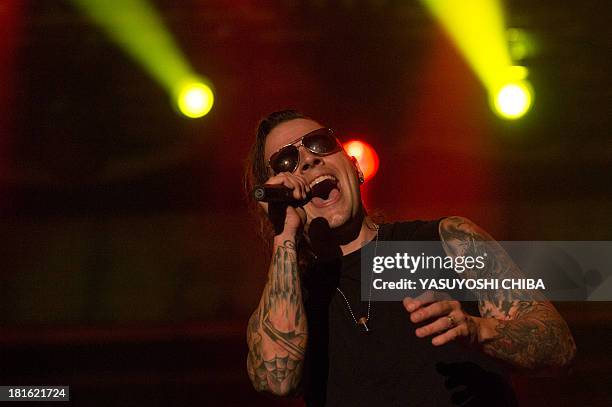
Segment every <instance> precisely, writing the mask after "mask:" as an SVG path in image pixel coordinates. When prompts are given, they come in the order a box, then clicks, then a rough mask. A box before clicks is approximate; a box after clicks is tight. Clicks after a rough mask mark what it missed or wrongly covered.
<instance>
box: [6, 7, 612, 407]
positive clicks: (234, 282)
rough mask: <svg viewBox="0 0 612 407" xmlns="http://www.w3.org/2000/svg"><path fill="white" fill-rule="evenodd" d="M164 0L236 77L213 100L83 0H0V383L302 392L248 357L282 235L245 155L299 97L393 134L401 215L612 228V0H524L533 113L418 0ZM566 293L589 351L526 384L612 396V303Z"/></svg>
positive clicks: (494, 225)
mask: <svg viewBox="0 0 612 407" xmlns="http://www.w3.org/2000/svg"><path fill="white" fill-rule="evenodd" d="M113 1H114V0H113ZM116 3H117V4H118V5H119V4H120V1H118V0H117V1H116ZM152 3H153V4H154V5H155V6H156V8H157V9H158V10H159V12H160V13H161V15H162V18H163V20H164V22H165V23H166V25H167V27H168V29H169V31H170V32H171V33H172V34H173V35H174V37H175V38H176V40H177V43H178V44H179V45H180V47H181V49H182V51H183V52H184V53H185V55H186V57H187V59H188V61H189V62H190V63H191V64H192V65H193V66H194V67H195V69H196V70H197V71H198V72H200V73H203V74H205V75H206V76H208V77H209V78H210V79H211V80H212V82H213V84H214V86H215V91H216V104H215V105H214V107H213V110H212V111H211V113H210V114H209V115H207V116H205V117H204V118H202V119H199V120H189V119H185V118H182V117H181V116H179V115H177V114H176V112H175V111H174V110H173V108H172V105H171V103H170V100H169V98H168V96H167V94H166V93H165V91H164V89H163V88H162V87H161V86H159V85H158V84H157V83H155V82H154V81H153V80H152V79H151V78H150V77H149V76H148V75H147V74H146V72H145V71H144V70H143V69H142V67H141V66H139V65H138V64H136V63H135V62H133V60H131V59H129V58H128V57H126V55H125V54H124V53H123V51H122V50H121V49H119V48H118V47H117V46H116V45H115V44H114V43H113V42H112V41H110V40H109V39H108V37H107V36H105V35H104V33H103V32H102V31H101V30H100V29H99V28H97V27H96V26H95V25H94V24H93V23H92V22H91V21H90V20H88V19H87V18H86V17H84V16H83V15H82V14H81V13H80V12H79V11H78V10H77V9H75V8H74V7H73V6H72V5H71V4H70V2H68V1H60V0H30V1H25V0H24V1H21V0H4V1H0V99H1V100H0V135H1V140H0V197H1V199H0V209H1V210H2V225H3V227H2V229H1V231H0V239H1V242H0V325H1V326H0V346H1V349H2V350H1V357H0V372H1V373H0V384H3V385H5V384H58V385H70V386H71V390H72V398H73V400H74V403H75V404H78V405H134V406H137V405H138V406H140V405H196V404H204V405H217V404H218V405H243V404H249V405H266V404H268V405H292V403H293V404H296V405H300V403H299V402H297V401H294V402H291V401H286V400H277V399H272V398H266V397H265V396H260V395H257V394H256V393H255V392H254V391H253V390H252V389H251V387H250V384H249V382H248V378H247V377H246V370H245V368H244V366H245V360H246V359H245V358H246V344H245V340H244V331H245V325H246V320H247V318H248V316H249V314H250V312H251V311H252V310H253V309H254V307H255V306H256V304H257V301H258V299H259V295H260V292H261V289H262V287H263V284H264V280H265V275H266V268H267V265H266V263H267V258H266V254H265V249H264V246H263V244H262V243H261V241H259V240H258V236H257V233H256V222H255V220H254V219H253V218H252V217H251V216H250V215H249V213H248V212H247V208H246V203H245V199H244V195H243V191H242V168H243V162H244V158H245V156H246V153H247V151H248V148H249V146H250V143H251V142H252V140H253V136H254V128H255V126H256V123H257V121H258V119H259V118H260V117H262V116H264V115H265V114H267V113H269V112H271V111H274V110H278V109H281V108H287V107H293V108H297V109H300V110H303V111H304V112H306V113H307V114H309V115H311V116H313V117H315V118H318V119H319V120H320V121H321V122H323V123H325V124H326V125H328V126H330V127H334V128H336V129H338V130H339V133H340V135H341V137H342V136H343V135H344V137H343V138H345V139H347V138H348V136H349V135H355V134H357V135H360V137H361V138H362V139H364V140H366V141H368V142H369V143H371V144H372V145H373V146H374V147H375V148H376V150H377V152H378V154H379V156H380V159H381V166H380V170H379V172H378V175H377V176H376V177H375V178H374V179H373V180H372V181H370V182H368V183H367V184H366V185H365V186H364V196H365V201H366V204H367V206H368V207H369V208H372V209H377V210H381V211H382V212H383V213H384V214H385V216H386V218H387V220H396V219H419V218H420V219H433V218H438V217H441V216H445V215H454V214H459V215H463V216H467V217H469V218H471V219H472V220H473V221H475V222H476V223H478V224H479V225H481V226H482V227H483V228H485V229H486V230H488V231H489V232H490V233H491V234H493V236H495V237H496V238H498V239H499V240H515V239H516V240H520V239H524V240H612V200H611V198H612V182H610V179H611V174H612V137H611V135H610V96H611V89H612V87H611V86H610V85H611V82H612V80H611V79H610V74H609V70H610V67H611V64H610V55H611V53H610V51H611V50H610V44H611V41H610V38H612V29H611V26H610V24H609V21H610V16H611V15H610V14H611V13H610V8H611V7H610V4H609V2H606V1H603V0H601V1H596V0H583V1H567V2H558V1H549V0H543V1H537V2H534V1H528V0H512V1H507V2H506V3H505V4H506V11H507V16H506V18H507V25H508V26H509V27H517V28H521V29H524V30H525V31H526V32H527V33H528V34H529V35H530V37H531V38H532V41H533V42H532V44H533V50H532V53H531V54H530V55H528V56H527V57H526V58H525V59H524V60H523V61H521V63H523V64H524V65H525V66H527V67H528V68H529V70H530V79H531V82H532V84H533V86H534V88H535V91H536V99H535V105H534V107H533V109H532V111H531V112H530V113H529V114H528V115H527V116H525V117H524V118H523V119H522V120H519V121H516V122H505V121H502V120H500V119H498V118H496V117H495V116H494V115H493V114H492V113H491V111H490V109H489V107H488V105H487V95H486V93H485V91H484V89H483V87H482V86H481V85H480V83H479V81H478V80H477V79H476V77H475V76H474V74H473V73H472V72H471V71H470V70H469V69H468V67H467V65H466V64H465V62H464V61H463V60H462V58H461V57H460V55H459V54H458V53H457V51H456V50H455V48H454V47H453V46H452V45H451V44H450V43H449V41H448V39H447V37H446V36H445V34H444V33H443V32H442V31H441V30H440V28H439V27H438V26H437V25H436V24H435V23H434V22H433V20H432V19H431V17H430V16H429V15H428V14H427V13H426V12H425V10H424V9H423V7H422V6H421V5H420V3H419V2H404V1H385V0H376V1H375V0H370V1H337V2H335V1H325V0H318V1H315V0H311V1H305V0H304V1H297V0H294V1H289V0H285V1H281V0H276V1H261V2H259V1H246V0H241V1H229V0H224V1H222V0H217V1H195V0H186V1H171V0H155V1H153V2H152ZM558 306H559V309H560V310H561V312H562V313H563V314H564V316H565V317H566V319H567V320H568V322H569V324H570V326H571V328H572V330H573V332H574V334H575V337H576V340H577V342H578V347H579V354H578V358H577V361H576V365H575V367H574V369H573V374H572V375H571V376H569V377H564V378H556V379H551V378H526V377H524V376H517V378H516V382H517V389H518V390H519V395H520V397H521V400H522V402H523V404H524V405H553V404H555V405H559V404H562V403H566V404H567V405H576V404H581V405H582V404H584V405H608V404H609V403H610V401H611V400H612V396H610V390H609V388H610V387H609V384H610V383H609V372H610V371H611V369H612V356H611V355H610V353H609V345H610V343H611V342H612V334H611V332H612V330H611V329H610V328H612V308H611V306H610V305H609V304H608V303H599V304H584V303H582V304H577V303H564V304H558ZM258 403H259V404H258Z"/></svg>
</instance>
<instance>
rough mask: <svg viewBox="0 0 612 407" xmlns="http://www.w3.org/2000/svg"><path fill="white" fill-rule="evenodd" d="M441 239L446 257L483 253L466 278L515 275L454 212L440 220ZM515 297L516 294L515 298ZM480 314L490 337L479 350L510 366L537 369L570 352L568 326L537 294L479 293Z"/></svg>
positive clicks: (558, 362)
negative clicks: (488, 321) (480, 265)
mask: <svg viewBox="0 0 612 407" xmlns="http://www.w3.org/2000/svg"><path fill="white" fill-rule="evenodd" d="M439 232H440V238H441V240H442V245H443V247H444V250H445V251H446V253H447V254H448V255H449V256H482V255H484V253H487V261H486V268H485V269H484V270H482V271H478V273H479V274H478V276H476V271H474V270H466V272H464V273H463V274H462V275H463V276H464V277H466V278H476V277H482V278H517V277H518V278H520V277H523V275H522V273H521V271H520V269H519V268H518V266H516V264H514V262H513V261H512V259H511V258H510V256H509V255H508V254H507V253H506V251H505V250H504V249H503V248H502V247H501V245H499V243H497V242H496V241H495V240H493V238H492V237H491V236H490V235H489V234H487V233H486V232H485V231H484V230H482V229H480V228H479V227H478V226H476V225H475V224H474V223H472V222H471V221H469V220H468V219H465V218H462V217H458V216H454V217H450V218H445V219H444V220H442V221H441V222H440V228H439ZM518 298H521V300H519V299H518ZM478 303H479V309H480V314H481V316H482V317H483V318H492V319H495V320H496V322H497V324H496V325H495V328H494V330H495V335H494V336H493V337H492V338H488V339H486V340H485V341H484V342H482V346H483V350H484V351H485V352H486V353H487V354H489V355H491V356H495V357H497V358H500V359H502V360H504V361H506V362H509V363H511V364H514V365H517V366H520V367H528V368H536V367H544V366H563V365H565V364H567V363H568V362H569V361H570V360H571V359H572V358H573V357H574V355H575V352H576V345H575V343H574V339H573V337H572V334H571V333H570V330H569V327H568V326H567V324H566V323H565V321H564V320H563V318H562V317H561V316H560V315H559V313H558V312H557V310H556V309H555V308H554V307H553V305H552V304H551V303H550V302H548V301H547V300H546V298H545V297H544V296H543V295H542V294H541V293H539V292H535V293H533V294H531V295H529V296H528V297H526V294H525V293H520V295H519V293H518V291H516V290H497V291H495V292H493V293H491V294H480V292H479V296H478Z"/></svg>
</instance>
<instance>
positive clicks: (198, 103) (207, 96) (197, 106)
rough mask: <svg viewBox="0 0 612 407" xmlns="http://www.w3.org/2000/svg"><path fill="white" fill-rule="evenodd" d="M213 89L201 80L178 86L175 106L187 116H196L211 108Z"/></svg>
mask: <svg viewBox="0 0 612 407" xmlns="http://www.w3.org/2000/svg"><path fill="white" fill-rule="evenodd" d="M213 102H214V95H213V91H212V89H211V88H210V86H208V85H206V84H205V83H203V82H191V83H188V84H186V85H183V86H181V87H180V89H179V91H178V95H177V106H178V108H179V110H180V111H181V113H183V114H184V115H185V116H187V117H191V118H198V117H202V116H204V115H206V114H207V113H208V112H209V111H210V109H212V106H213Z"/></svg>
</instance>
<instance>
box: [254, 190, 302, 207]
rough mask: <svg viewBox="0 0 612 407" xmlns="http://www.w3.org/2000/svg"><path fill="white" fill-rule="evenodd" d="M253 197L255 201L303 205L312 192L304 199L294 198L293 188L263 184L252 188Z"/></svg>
mask: <svg viewBox="0 0 612 407" xmlns="http://www.w3.org/2000/svg"><path fill="white" fill-rule="evenodd" d="M253 197H254V198H255V200H256V201H260V202H268V203H278V204H286V205H288V206H293V207H295V206H304V205H306V204H307V203H308V202H309V201H310V200H311V199H312V192H308V193H307V194H306V198H305V199H295V198H294V197H293V190H292V189H289V188H287V187H286V186H284V185H282V184H279V185H270V184H263V185H257V186H256V187H255V188H254V189H253Z"/></svg>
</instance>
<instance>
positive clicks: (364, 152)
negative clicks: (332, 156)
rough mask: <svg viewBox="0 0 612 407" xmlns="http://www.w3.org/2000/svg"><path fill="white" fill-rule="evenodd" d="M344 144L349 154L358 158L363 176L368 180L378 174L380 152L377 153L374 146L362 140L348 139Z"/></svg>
mask: <svg viewBox="0 0 612 407" xmlns="http://www.w3.org/2000/svg"><path fill="white" fill-rule="evenodd" d="M343 146H344V149H345V150H346V152H347V153H348V155H350V156H353V157H355V158H356V159H357V162H358V163H359V167H361V171H363V177H364V178H365V180H366V181H368V180H369V179H371V178H372V177H374V175H376V171H378V164H379V160H378V154H376V150H374V147H372V146H371V145H369V144H368V143H366V142H363V141H360V140H351V141H347V142H346V143H344V145H343Z"/></svg>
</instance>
